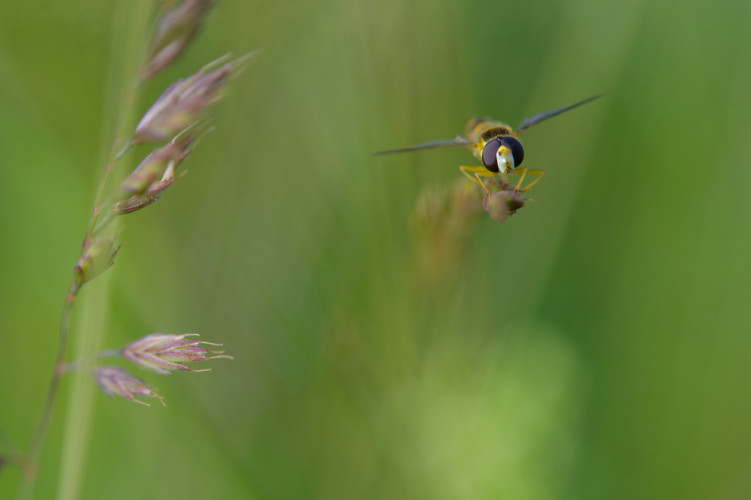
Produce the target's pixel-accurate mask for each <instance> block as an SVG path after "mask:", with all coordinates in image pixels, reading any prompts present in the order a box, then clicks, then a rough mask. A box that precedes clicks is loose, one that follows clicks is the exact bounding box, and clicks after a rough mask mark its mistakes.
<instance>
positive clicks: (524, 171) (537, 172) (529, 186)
mask: <svg viewBox="0 0 751 500" xmlns="http://www.w3.org/2000/svg"><path fill="white" fill-rule="evenodd" d="M514 173H515V174H521V178H520V179H519V182H517V183H516V187H515V188H514V189H515V190H516V191H519V192H522V193H523V192H525V191H529V190H530V189H532V186H534V185H535V184H537V183H538V182H540V179H542V178H543V176H544V175H545V171H544V170H531V169H529V168H527V167H522V168H520V169H519V170H516V171H514ZM527 174H529V175H538V176H539V177H538V178H537V179H535V180H533V181H532V182H530V183H529V184H527V185H526V186H525V187H524V188H522V189H520V188H521V185H522V182H524V178H525V177H526V176H527Z"/></svg>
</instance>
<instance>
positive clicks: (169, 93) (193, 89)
mask: <svg viewBox="0 0 751 500" xmlns="http://www.w3.org/2000/svg"><path fill="white" fill-rule="evenodd" d="M213 3H214V2H213V0H183V1H182V2H181V3H180V4H178V5H177V6H176V7H174V8H172V9H170V10H167V11H166V12H164V14H163V15H162V16H161V18H160V21H159V22H158V25H157V28H156V33H155V34H154V36H153V39H152V43H151V46H150V48H149V49H148V53H147V54H146V57H145V61H146V62H145V63H143V64H142V65H141V69H140V70H139V72H138V78H135V79H134V82H135V83H134V85H133V87H132V88H131V91H130V92H129V93H127V94H126V97H125V99H124V101H123V104H122V106H121V109H120V112H119V113H118V115H119V116H120V120H122V121H123V122H124V123H120V124H119V125H118V126H117V128H116V130H128V128H127V125H125V122H129V120H128V119H127V117H128V116H131V115H133V114H134V113H133V109H132V108H133V106H134V103H136V102H137V97H138V93H139V91H140V90H141V88H142V87H143V83H144V82H146V81H147V80H148V79H150V78H152V77H153V76H154V75H156V74H157V73H159V72H161V71H162V70H164V69H165V68H166V67H167V66H169V64H170V63H171V62H172V61H174V60H175V58H177V56H179V55H180V54H181V53H182V52H183V51H184V49H185V47H186V46H187V45H188V43H189V42H190V41H191V40H192V39H193V38H194V37H195V35H196V33H197V32H198V31H199V28H200V26H201V25H202V23H203V20H204V18H205V14H206V12H207V11H208V10H209V7H210V6H211V5H212V4H213ZM252 55H253V54H249V55H247V56H245V57H241V58H238V59H235V60H232V59H231V58H230V56H224V57H222V58H220V59H218V60H216V61H214V62H212V63H210V64H208V65H206V66H204V67H203V68H202V69H201V70H199V71H198V72H197V73H195V74H194V75H192V76H190V77H188V78H186V79H184V80H178V81H177V82H175V83H174V84H172V85H171V86H170V87H169V88H168V89H167V90H166V91H165V92H164V93H163V94H162V96H161V97H160V98H159V99H157V101H156V102H155V103H154V104H153V105H152V106H151V107H150V108H149V109H148V110H147V111H146V113H145V114H144V115H143V117H142V118H141V119H140V121H139V122H138V125H136V126H135V128H134V129H130V130H133V132H131V133H128V134H127V135H124V136H122V135H121V136H118V137H116V138H115V139H114V141H113V146H112V148H111V151H112V153H111V154H110V158H109V160H108V161H107V163H106V165H105V167H104V171H103V174H102V177H101V180H100V182H99V185H98V186H97V190H96V195H95V199H94V204H93V208H92V213H91V218H90V221H89V224H88V227H87V230H86V233H85V236H84V239H83V245H82V249H81V253H80V255H79V257H78V260H77V262H76V265H75V267H74V270H73V276H72V279H71V284H70V286H69V288H68V293H67V295H66V298H65V305H64V307H63V311H62V314H61V317H60V327H59V334H58V348H57V354H56V356H55V363H54V369H53V373H52V376H51V378H50V382H49V385H48V389H47V395H46V398H45V400H44V404H43V407H42V410H41V413H40V416H39V419H38V422H37V425H36V427H35V428H34V431H33V434H32V438H31V442H30V445H29V449H28V453H27V454H25V455H22V454H21V453H20V452H18V451H17V450H16V449H15V448H12V447H11V445H10V444H6V443H3V446H4V448H6V449H7V454H6V456H5V461H6V462H9V463H14V464H16V465H19V467H21V469H22V471H23V475H22V478H23V479H22V483H21V487H20V488H19V495H18V496H19V498H24V499H28V498H32V497H33V493H34V486H35V481H36V478H37V476H38V469H39V461H40V457H41V455H42V450H43V447H44V442H45V438H46V436H47V433H48V430H49V427H50V422H51V420H52V416H53V410H54V406H55V402H56V399H57V397H58V393H59V388H60V382H61V378H62V376H63V375H64V374H65V373H68V372H71V371H77V370H78V369H80V368H81V367H83V366H87V370H86V371H87V372H90V373H91V374H92V375H93V377H94V379H95V380H96V382H97V383H98V385H99V386H100V388H101V389H102V390H103V391H104V392H105V394H107V395H108V396H114V395H118V396H121V397H124V398H127V399H130V400H132V401H134V402H137V403H141V404H146V405H147V403H145V402H143V401H141V400H139V399H136V396H138V397H142V398H143V397H146V398H156V399H159V401H160V402H161V403H162V404H164V401H163V398H162V397H161V396H160V395H159V394H157V393H156V392H155V390H154V389H153V388H152V387H150V386H149V385H148V384H146V382H144V381H142V380H141V379H139V378H137V377H135V376H133V375H132V374H130V373H129V372H127V371H126V370H124V369H122V368H118V367H111V366H101V365H99V366H97V365H96V360H97V359H99V358H101V357H105V356H113V355H115V356H122V357H123V358H125V359H126V360H129V361H131V362H133V363H136V364H138V365H139V366H141V367H145V368H148V369H150V370H152V371H155V372H157V373H161V374H169V373H170V371H171V370H182V371H206V370H192V369H190V368H188V367H187V366H186V365H185V364H184V363H186V362H196V361H205V360H209V359H216V358H228V359H232V358H231V356H228V355H225V354H223V352H222V351H212V350H209V349H206V348H204V347H201V345H208V346H220V345H221V344H214V343H211V342H205V341H198V340H195V339H188V338H187V337H190V336H195V335H196V334H183V335H166V334H152V335H149V336H146V337H143V338H142V339H140V340H137V341H135V342H132V343H131V344H128V345H127V346H126V347H124V348H122V349H119V350H110V351H104V352H101V353H100V354H99V355H98V356H94V357H93V359H81V360H78V361H75V362H72V363H66V360H65V358H66V352H67V346H68V343H69V336H70V335H69V333H70V317H71V313H72V310H73V305H74V303H75V301H76V297H77V296H78V294H79V291H80V290H81V288H82V287H83V286H84V285H85V284H86V283H88V282H90V281H91V280H93V279H95V278H97V277H98V276H100V275H102V274H103V273H104V272H106V271H107V270H108V269H109V268H110V267H112V266H113V265H114V262H115V257H116V256H117V253H118V251H119V249H120V247H119V245H118V244H117V240H118V236H119V235H118V233H117V230H116V229H114V228H113V227H112V224H111V223H112V222H113V221H114V220H115V218H116V217H117V216H121V215H125V214H129V213H132V212H134V211H136V210H139V209H141V208H144V207H146V206H148V205H151V204H153V203H154V202H156V201H157V200H158V199H159V198H160V196H161V195H162V193H163V192H164V191H165V190H166V189H167V188H168V187H169V186H170V185H172V184H173V183H174V182H175V180H176V178H177V177H176V174H175V172H176V169H177V167H178V166H179V165H180V164H181V163H182V162H183V161H184V160H185V159H186V158H187V157H188V156H189V154H190V153H191V152H192V151H193V149H194V148H195V146H196V144H197V142H198V140H199V139H200V138H201V137H203V135H204V134H205V133H206V132H208V131H209V130H211V127H209V126H208V125H207V122H206V121H205V111H206V109H207V108H208V107H209V106H210V105H211V104H213V103H214V102H216V101H217V100H218V99H220V98H221V97H222V92H223V90H224V87H225V85H226V83H227V82H228V81H229V79H230V77H231V76H233V75H235V74H237V72H238V70H239V69H240V68H242V67H244V66H245V64H246V63H247V61H248V60H249V59H250V57H252ZM165 141H167V143H166V144H165V145H163V146H160V147H157V148H156V149H155V150H154V151H152V152H151V153H150V154H149V155H148V156H147V157H146V158H145V159H144V160H143V161H142V162H141V163H140V164H139V165H138V167H136V168H135V169H134V170H133V171H132V172H131V173H130V174H128V175H126V176H125V177H124V180H123V181H122V182H121V183H120V184H119V185H118V186H116V187H115V188H110V189H111V191H112V194H111V195H110V196H109V197H108V198H106V199H105V197H104V193H105V191H106V190H107V189H108V188H109V178H110V176H111V175H112V173H113V172H114V171H115V170H116V168H117V166H118V165H119V163H120V161H121V160H122V159H123V158H124V157H125V156H126V155H127V154H128V153H130V152H132V151H133V150H134V149H135V146H137V145H138V144H144V143H148V142H165ZM103 200H105V201H104V202H103Z"/></svg>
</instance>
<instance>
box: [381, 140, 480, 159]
mask: <svg viewBox="0 0 751 500" xmlns="http://www.w3.org/2000/svg"><path fill="white" fill-rule="evenodd" d="M470 144H472V143H471V142H470V141H468V140H467V139H465V138H464V137H461V136H459V135H457V136H456V137H455V138H453V139H446V140H442V141H430V142H423V143H422V144H416V145H414V146H409V147H406V148H401V149H389V150H386V151H378V152H377V153H373V155H389V154H392V153H407V152H409V151H419V150H421V149H433V148H447V147H451V146H469V145H470Z"/></svg>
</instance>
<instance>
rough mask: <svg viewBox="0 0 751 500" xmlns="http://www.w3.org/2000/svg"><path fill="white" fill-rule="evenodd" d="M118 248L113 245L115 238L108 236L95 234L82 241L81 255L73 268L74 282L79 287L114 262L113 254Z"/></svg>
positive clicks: (115, 253)
mask: <svg viewBox="0 0 751 500" xmlns="http://www.w3.org/2000/svg"><path fill="white" fill-rule="evenodd" d="M118 250H120V247H119V246H115V238H113V237H110V236H96V237H92V238H91V239H87V240H86V241H85V242H84V248H83V251H82V252H81V256H80V257H79V258H78V262H77V263H76V266H75V267H74V268H73V275H74V278H73V279H74V284H75V285H76V287H78V288H80V287H81V286H82V285H83V284H84V283H86V282H88V281H91V280H93V279H94V278H96V277H97V276H99V275H100V274H102V273H103V272H104V271H106V270H107V269H109V268H110V267H112V265H113V264H114V263H115V255H117V251H118Z"/></svg>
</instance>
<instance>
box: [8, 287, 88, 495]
mask: <svg viewBox="0 0 751 500" xmlns="http://www.w3.org/2000/svg"><path fill="white" fill-rule="evenodd" d="M77 293H78V288H77V287H76V286H75V285H71V287H70V289H69V290H68V295H67V297H66V298H65V306H63V312H62V314H61V316H60V332H59V337H58V344H57V355H56V356H55V365H54V369H53V370H52V377H51V378H50V383H49V386H48V388H47V397H46V398H45V400H44V406H43V408H42V412H41V414H40V415H39V421H38V422H37V425H36V427H35V428H34V433H33V434H32V437H31V444H30V445H29V452H28V454H27V455H26V458H25V460H24V461H23V478H22V482H21V487H20V489H19V492H18V498H19V499H30V498H32V496H33V495H34V486H35V484H36V477H37V472H38V470H39V458H40V456H41V454H42V449H43V447H44V438H45V437H46V436H47V431H48V430H49V427H50V422H51V421H52V410H53V409H54V406H55V400H56V399H57V393H58V390H59V387H60V379H61V378H62V376H63V373H65V370H64V369H62V368H63V367H64V365H65V352H66V350H67V347H68V330H69V327H70V312H71V310H72V308H73V302H74V301H75V298H76V295H77Z"/></svg>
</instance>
